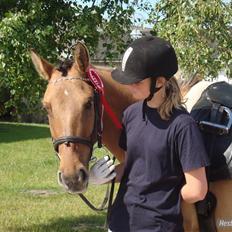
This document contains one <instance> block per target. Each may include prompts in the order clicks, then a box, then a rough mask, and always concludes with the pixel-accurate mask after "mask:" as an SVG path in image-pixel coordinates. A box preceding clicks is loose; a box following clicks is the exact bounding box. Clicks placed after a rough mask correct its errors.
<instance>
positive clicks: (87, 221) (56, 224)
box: [7, 214, 107, 232]
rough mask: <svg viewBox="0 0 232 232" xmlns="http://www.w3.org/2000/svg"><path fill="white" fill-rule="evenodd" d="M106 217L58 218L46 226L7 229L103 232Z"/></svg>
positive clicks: (31, 231) (39, 231) (13, 231)
mask: <svg viewBox="0 0 232 232" xmlns="http://www.w3.org/2000/svg"><path fill="white" fill-rule="evenodd" d="M105 218H106V216H105V215H103V214H99V215H96V216H95V215H94V216H93V215H91V216H81V217H67V218H58V219H56V220H54V221H50V222H49V223H48V224H37V225H31V226H28V227H27V226H25V227H24V226H23V227H11V228H8V230H7V231H9V232H18V231H20V232H105V231H107V229H106V228H105V227H104V224H105Z"/></svg>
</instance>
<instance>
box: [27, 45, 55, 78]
mask: <svg viewBox="0 0 232 232" xmlns="http://www.w3.org/2000/svg"><path fill="white" fill-rule="evenodd" d="M30 52H31V59H32V62H33V64H34V66H35V69H36V71H37V72H38V73H39V75H40V76H41V77H42V78H44V79H45V80H49V79H50V78H51V75H52V71H53V69H54V66H53V65H52V64H50V63H49V62H48V61H46V60H45V59H43V58H42V57H40V56H39V55H38V54H36V52H35V51H34V50H33V49H31V50H30Z"/></svg>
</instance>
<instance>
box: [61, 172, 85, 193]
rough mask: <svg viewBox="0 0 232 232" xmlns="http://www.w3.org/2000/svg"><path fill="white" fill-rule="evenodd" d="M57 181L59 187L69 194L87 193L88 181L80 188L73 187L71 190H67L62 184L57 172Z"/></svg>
mask: <svg viewBox="0 0 232 232" xmlns="http://www.w3.org/2000/svg"><path fill="white" fill-rule="evenodd" d="M57 181H58V184H59V185H60V186H61V187H63V188H64V189H65V190H66V191H67V192H68V193H70V194H81V193H85V192H86V191H87V188H88V181H87V182H86V183H85V184H83V185H82V186H81V187H80V186H78V187H77V186H75V185H73V186H72V188H69V187H68V186H67V185H66V184H65V183H63V181H62V179H61V177H60V173H59V172H58V175H57Z"/></svg>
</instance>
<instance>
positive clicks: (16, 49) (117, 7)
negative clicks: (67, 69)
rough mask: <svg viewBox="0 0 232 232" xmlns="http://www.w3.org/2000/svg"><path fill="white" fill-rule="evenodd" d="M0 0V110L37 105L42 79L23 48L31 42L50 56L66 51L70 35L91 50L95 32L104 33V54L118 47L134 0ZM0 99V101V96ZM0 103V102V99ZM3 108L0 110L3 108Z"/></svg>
mask: <svg viewBox="0 0 232 232" xmlns="http://www.w3.org/2000/svg"><path fill="white" fill-rule="evenodd" d="M82 3H84V4H77V2H76V1H67V0H50V1H46V0H35V1H31V0H24V1H21V0H10V1H9V0H1V3H0V9H1V11H0V91H1V92H3V90H4V91H6V92H7V94H6V95H7V96H8V95H9V96H10V98H9V97H8V98H7V101H6V102H5V103H4V107H1V106H0V109H1V111H0V115H1V114H4V113H5V111H6V110H9V109H10V110H11V113H12V114H14V115H19V114H30V113H34V112H35V111H37V110H40V101H41V98H42V94H43V92H44V89H45V84H46V83H45V82H44V81H43V80H42V79H40V78H39V77H38V75H37V74H36V73H35V71H34V67H33V66H32V63H31V60H30V56H29V52H28V50H29V49H30V48H34V49H35V50H36V51H37V52H38V53H39V54H40V55H41V56H43V57H46V58H47V59H48V60H49V61H50V62H53V63H54V62H55V61H57V59H58V58H60V57H61V52H62V51H64V52H65V53H63V54H66V55H69V52H70V47H71V45H72V44H73V43H74V42H75V41H76V40H84V41H85V43H86V45H87V46H88V48H89V50H90V52H91V54H93V53H94V51H95V49H96V47H97V44H98V41H99V39H100V38H103V39H105V38H106V37H107V38H108V42H105V44H104V46H105V47H106V48H107V49H108V52H107V53H106V56H108V57H109V58H111V59H112V58H113V57H114V56H115V55H117V54H115V53H114V54H112V52H109V51H113V50H114V51H117V52H118V53H121V52H122V51H123V50H124V46H125V41H124V40H123V37H124V35H125V34H126V33H130V27H131V23H132V20H131V18H132V17H131V15H132V14H133V12H134V10H133V9H134V8H133V6H134V4H136V3H134V2H132V1H131V3H129V1H128V0H102V1H100V3H99V4H96V1H94V0H93V1H90V0H82ZM0 103H1V101H0ZM0 105H1V104H0ZM3 109H4V110H3Z"/></svg>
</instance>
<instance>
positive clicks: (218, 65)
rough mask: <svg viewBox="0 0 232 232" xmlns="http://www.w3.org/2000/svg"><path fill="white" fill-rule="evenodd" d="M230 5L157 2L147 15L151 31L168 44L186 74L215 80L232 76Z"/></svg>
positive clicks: (188, 0)
mask: <svg viewBox="0 0 232 232" xmlns="http://www.w3.org/2000/svg"><path fill="white" fill-rule="evenodd" d="M231 6H232V4H231V2H230V3H225V2H223V1H221V0H211V1H203V0H176V1H172V0H161V1H159V2H158V3H157V4H155V7H154V10H153V11H152V13H151V14H150V21H151V22H153V23H154V31H155V32H156V33H157V34H158V35H159V36H161V37H164V38H167V39H168V40H170V41H171V43H172V44H173V46H174V47H175V50H176V51H177V54H178V58H179V59H178V60H179V63H180V68H181V69H182V71H184V72H185V73H186V74H189V75H190V76H191V75H194V74H196V73H198V74H201V75H202V76H204V77H205V78H215V77H217V76H218V72H219V71H221V70H225V71H226V73H227V75H228V76H229V77H231V75H232V56H231V51H232V43H231V39H232V10H231Z"/></svg>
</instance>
